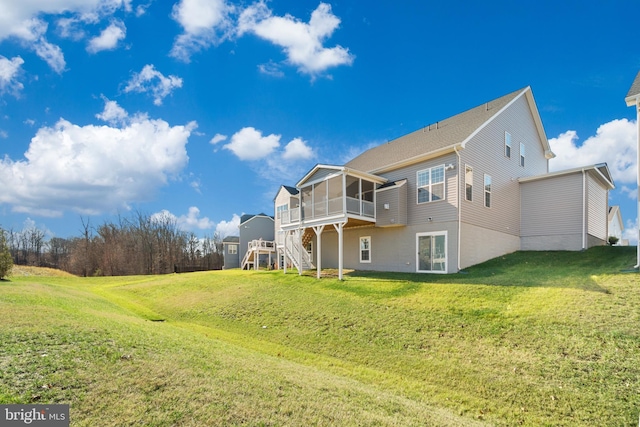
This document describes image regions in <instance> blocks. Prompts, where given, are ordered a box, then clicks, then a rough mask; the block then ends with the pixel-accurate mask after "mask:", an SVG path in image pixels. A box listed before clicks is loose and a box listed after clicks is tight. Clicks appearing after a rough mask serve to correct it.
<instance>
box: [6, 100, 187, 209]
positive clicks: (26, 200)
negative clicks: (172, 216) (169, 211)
mask: <svg viewBox="0 0 640 427" xmlns="http://www.w3.org/2000/svg"><path fill="white" fill-rule="evenodd" d="M116 110H117V109H116ZM195 127H196V124H195V123H193V122H192V123H189V124H187V125H184V126H170V125H169V124H168V123H167V122H165V121H164V120H160V119H149V118H147V117H146V116H145V115H136V116H133V117H131V118H130V119H128V120H127V121H126V123H125V124H123V125H122V126H120V127H116V126H95V125H86V126H80V125H76V124H73V123H70V122H69V121H67V120H64V119H60V120H59V121H58V122H57V123H56V124H55V125H54V126H53V127H43V128H40V129H39V130H38V131H37V133H36V135H35V136H34V137H33V138H32V139H31V143H30V145H29V149H28V150H27V152H26V153H25V154H24V157H25V160H18V161H14V160H11V159H10V158H8V157H5V158H4V159H2V160H0V182H2V183H3V187H4V189H3V191H2V192H0V204H7V205H10V206H11V207H12V209H13V210H14V211H16V212H26V213H32V214H38V215H48V216H58V215H61V214H62V213H63V212H64V211H68V210H71V211H75V212H81V213H99V212H112V211H114V210H116V209H118V208H123V207H124V208H128V205H129V203H131V202H136V201H145V200H149V199H150V198H152V196H153V194H154V193H155V192H156V190H157V189H158V188H160V187H161V186H163V185H165V184H166V183H167V182H168V180H169V179H170V178H172V177H174V176H176V175H177V174H178V173H179V172H180V171H181V170H182V169H183V168H184V167H185V165H186V164H187V162H188V156H187V151H186V144H187V142H188V139H189V136H190V134H191V132H192V131H193V129H195Z"/></svg>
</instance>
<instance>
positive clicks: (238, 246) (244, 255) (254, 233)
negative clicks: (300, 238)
mask: <svg viewBox="0 0 640 427" xmlns="http://www.w3.org/2000/svg"><path fill="white" fill-rule="evenodd" d="M238 229H239V236H229V237H225V238H224V239H223V241H222V243H223V245H224V269H230V268H242V269H250V268H256V269H257V268H258V267H259V266H262V267H271V265H272V264H273V262H274V261H275V247H274V243H273V241H274V230H275V229H274V221H273V217H272V216H269V215H266V214H264V213H260V214H258V215H242V217H240V225H239V226H238ZM272 258H273V259H272Z"/></svg>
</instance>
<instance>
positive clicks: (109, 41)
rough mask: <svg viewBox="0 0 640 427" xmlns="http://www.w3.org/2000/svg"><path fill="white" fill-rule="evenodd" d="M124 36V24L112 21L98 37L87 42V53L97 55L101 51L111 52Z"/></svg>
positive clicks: (125, 34) (125, 32) (125, 31)
mask: <svg viewBox="0 0 640 427" xmlns="http://www.w3.org/2000/svg"><path fill="white" fill-rule="evenodd" d="M126 36H127V28H126V27H125V25H124V22H122V21H119V20H114V21H113V22H111V24H110V25H109V26H108V27H107V28H105V29H104V30H102V32H101V33H100V35H99V36H96V37H94V38H92V39H91V40H89V43H88V44H87V52H89V53H98V52H100V51H102V50H113V49H115V48H116V47H117V46H118V42H119V41H120V40H123V39H124V38H125V37H126Z"/></svg>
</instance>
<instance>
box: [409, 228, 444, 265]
mask: <svg viewBox="0 0 640 427" xmlns="http://www.w3.org/2000/svg"><path fill="white" fill-rule="evenodd" d="M448 234H449V233H448V232H447V230H443V231H432V232H426V233H416V273H429V274H447V271H449V270H448V269H449V237H448ZM424 236H444V270H443V271H438V270H420V253H419V252H418V248H419V247H420V246H419V245H420V237H424Z"/></svg>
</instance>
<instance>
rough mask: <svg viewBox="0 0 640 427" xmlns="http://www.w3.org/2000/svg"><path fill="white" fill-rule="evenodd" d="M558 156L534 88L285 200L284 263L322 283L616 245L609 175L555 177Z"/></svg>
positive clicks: (280, 208)
mask: <svg viewBox="0 0 640 427" xmlns="http://www.w3.org/2000/svg"><path fill="white" fill-rule="evenodd" d="M553 157H554V154H553V153H552V152H551V149H550V147H549V142H548V139H547V137H546V134H545V131H544V128H543V126H542V121H541V119H540V116H539V113H538V109H537V107H536V104H535V100H534V98H533V93H532V91H531V88H529V87H527V88H524V89H521V90H518V91H515V92H512V93H510V94H508V95H505V96H502V97H500V98H498V99H495V100H493V101H490V102H487V103H484V104H482V105H479V106H477V107H475V108H472V109H470V110H468V111H465V112H463V113H460V114H458V115H456V116H453V117H451V118H448V119H446V120H442V121H440V122H437V123H435V124H432V125H430V126H426V127H424V128H422V129H419V130H417V131H415V132H412V133H410V134H407V135H405V136H402V137H400V138H398V139H396V140H393V141H390V142H388V143H386V144H382V145H380V146H378V147H374V148H372V149H370V150H367V151H365V152H364V153H362V154H360V155H359V156H357V157H356V158H354V159H352V160H351V161H349V162H347V163H346V164H345V165H343V166H335V165H316V166H315V167H314V168H313V169H312V170H311V171H309V173H307V174H306V175H305V176H304V177H302V178H301V179H300V181H298V183H297V184H296V186H295V189H293V187H285V186H283V187H281V189H280V191H279V192H278V195H277V196H276V199H275V209H276V230H277V233H276V234H277V235H278V236H280V237H279V240H278V241H277V243H276V246H277V249H278V254H279V257H278V258H279V262H280V263H283V264H284V265H283V266H284V267H286V266H293V267H296V268H297V269H298V270H299V271H301V270H302V269H304V268H313V267H314V266H315V268H317V269H318V276H319V274H320V273H319V272H320V269H321V268H338V269H339V276H340V277H341V276H342V269H343V268H349V269H358V270H379V271H397V272H425V273H454V272H457V271H459V270H461V269H463V268H465V267H468V266H471V265H474V264H477V263H480V262H483V261H486V260H488V259H491V258H494V257H496V256H500V255H503V254H506V253H510V252H514V251H517V250H521V249H531V250H555V249H562V250H581V249H586V248H588V247H590V246H593V245H601V244H605V243H606V240H607V235H608V234H607V213H608V202H607V199H608V191H609V190H610V189H612V188H614V186H613V181H612V179H611V175H610V173H609V170H608V168H607V166H606V164H600V165H593V166H586V167H584V168H579V169H574V170H570V171H564V172H559V173H549V160H550V159H551V158H553ZM292 189H293V190H294V191H291V190H292ZM285 205H286V206H285ZM308 245H310V246H311V247H312V248H313V250H312V251H309V250H308V249H307V248H308ZM305 253H307V255H309V257H308V258H309V259H308V260H306V261H305V259H304V258H305Z"/></svg>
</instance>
